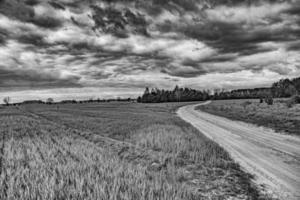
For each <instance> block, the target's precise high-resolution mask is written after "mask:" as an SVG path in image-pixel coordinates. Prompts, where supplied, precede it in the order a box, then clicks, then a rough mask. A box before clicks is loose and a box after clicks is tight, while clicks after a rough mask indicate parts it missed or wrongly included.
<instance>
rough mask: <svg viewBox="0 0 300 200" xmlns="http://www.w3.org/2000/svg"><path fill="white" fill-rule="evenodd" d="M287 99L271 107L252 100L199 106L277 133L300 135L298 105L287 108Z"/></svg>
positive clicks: (280, 100) (275, 102) (299, 109)
mask: <svg viewBox="0 0 300 200" xmlns="http://www.w3.org/2000/svg"><path fill="white" fill-rule="evenodd" d="M286 102H287V99H276V100H275V101H274V104H273V105H267V104H266V103H259V99H254V100H253V99H252V100H219V101H213V102H212V103H210V104H208V105H205V106H199V107H198V109H200V110H203V111H205V112H208V113H211V114H215V115H219V116H223V117H227V118H229V119H233V120H240V121H245V122H249V123H253V124H257V125H259V126H265V127H269V128H272V129H274V130H275V131H278V132H284V133H288V134H295V135H300V104H295V105H294V106H293V107H291V108H289V107H288V106H287V103H286Z"/></svg>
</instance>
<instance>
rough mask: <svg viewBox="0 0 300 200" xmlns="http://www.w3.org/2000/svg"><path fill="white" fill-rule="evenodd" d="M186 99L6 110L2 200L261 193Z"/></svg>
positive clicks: (1, 112) (0, 115)
mask: <svg viewBox="0 0 300 200" xmlns="http://www.w3.org/2000/svg"><path fill="white" fill-rule="evenodd" d="M180 105H185V103H181V104H179V103H168V104H135V103H102V104H76V105H72V104H66V105H59V106H57V105H26V106H19V107H7V108H1V109H0V136H1V139H0V199H22V200H25V199H47V200H48V199H55V200H60V199H61V200H62V199H103V200H109V199H113V200H115V199H118V200H119V199H120V200H121V199H124V200H127V199H128V200H129V199H141V200H142V199H145V200H146V199H147V200H154V199H164V200H171V199H174V200H179V199H188V200H189V199H190V200H193V199H232V198H234V199H258V198H261V199H263V197H260V196H259V193H258V192H257V190H256V188H255V187H254V186H253V185H252V183H251V178H252V177H251V175H249V174H246V173H245V172H243V171H242V170H241V169H240V167H239V166H238V165H237V164H236V163H234V162H233V161H232V159H231V158H230V156H229V154H228V153H227V152H226V151H224V150H223V149H222V148H221V147H220V146H218V145H217V144H216V143H214V142H212V141H211V140H209V139H207V138H206V137H205V136H203V135H202V134H200V133H199V132H198V131H197V130H196V129H195V128H194V127H192V126H190V125H189V124H187V123H185V122H184V121H182V120H181V119H180V118H178V117H177V116H176V114H175V110H176V108H177V107H179V106H180Z"/></svg>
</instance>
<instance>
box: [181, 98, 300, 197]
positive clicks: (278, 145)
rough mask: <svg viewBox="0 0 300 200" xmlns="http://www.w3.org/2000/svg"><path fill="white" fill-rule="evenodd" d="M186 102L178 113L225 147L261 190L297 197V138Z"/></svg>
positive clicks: (299, 177) (299, 155)
mask: <svg viewBox="0 0 300 200" xmlns="http://www.w3.org/2000/svg"><path fill="white" fill-rule="evenodd" d="M208 103H210V102H205V103H202V104H197V105H188V106H184V107H181V108H179V109H178V111H177V114H178V115H179V116H180V117H181V118H182V119H184V120H185V121H187V122H189V123H191V124H192V125H193V126H195V127H196V128H197V129H198V130H199V131H200V132H202V133H203V134H204V135H206V136H207V137H209V138H210V139H212V140H214V141H215V142H217V143H218V144H220V145H221V146H222V147H223V148H225V149H226V150H227V151H228V152H229V153H230V155H231V156H232V158H233V159H234V160H235V161H237V162H238V163H239V164H240V165H241V166H242V167H243V168H244V169H245V170H246V171H248V172H249V173H251V174H254V175H255V182H256V183H257V184H259V185H261V184H263V185H264V187H262V189H264V190H265V192H267V193H271V194H272V195H273V196H275V197H278V198H280V199H292V200H293V199H300V137H296V136H290V135H284V134H279V133H275V132H274V131H272V130H271V129H267V128H262V127H257V126H254V125H251V124H247V123H243V122H238V121H232V120H229V119H227V118H224V117H219V116H215V115H212V114H208V113H205V112H202V111H199V110H197V111H196V110H195V107H196V106H199V105H203V104H208Z"/></svg>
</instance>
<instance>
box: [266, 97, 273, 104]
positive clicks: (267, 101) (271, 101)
mask: <svg viewBox="0 0 300 200" xmlns="http://www.w3.org/2000/svg"><path fill="white" fill-rule="evenodd" d="M265 102H266V103H267V104H268V105H273V103H274V100H273V97H271V96H268V97H266V98H265Z"/></svg>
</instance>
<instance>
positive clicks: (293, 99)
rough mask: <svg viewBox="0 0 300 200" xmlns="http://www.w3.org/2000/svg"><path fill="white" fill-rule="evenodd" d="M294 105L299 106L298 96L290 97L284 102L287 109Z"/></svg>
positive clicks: (299, 99) (299, 97) (299, 98)
mask: <svg viewBox="0 0 300 200" xmlns="http://www.w3.org/2000/svg"><path fill="white" fill-rule="evenodd" d="M295 104H300V96H299V95H295V96H292V97H291V98H290V99H289V100H287V101H286V106H287V107H288V108H291V107H293V105H295Z"/></svg>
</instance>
